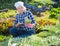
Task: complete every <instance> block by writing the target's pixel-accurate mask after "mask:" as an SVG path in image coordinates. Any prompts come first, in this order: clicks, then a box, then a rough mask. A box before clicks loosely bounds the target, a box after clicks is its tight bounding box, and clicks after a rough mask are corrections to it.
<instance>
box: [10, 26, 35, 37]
mask: <svg viewBox="0 0 60 46" xmlns="http://www.w3.org/2000/svg"><path fill="white" fill-rule="evenodd" d="M10 33H11V34H12V35H13V37H18V36H19V37H25V36H30V35H32V34H35V29H34V28H28V27H27V28H25V26H23V25H21V26H20V27H19V28H17V27H13V28H10Z"/></svg>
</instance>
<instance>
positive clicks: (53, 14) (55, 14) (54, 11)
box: [49, 8, 60, 19]
mask: <svg viewBox="0 0 60 46" xmlns="http://www.w3.org/2000/svg"><path fill="white" fill-rule="evenodd" d="M59 12H60V11H59V8H53V9H51V11H50V16H49V18H55V19H58V16H59Z"/></svg>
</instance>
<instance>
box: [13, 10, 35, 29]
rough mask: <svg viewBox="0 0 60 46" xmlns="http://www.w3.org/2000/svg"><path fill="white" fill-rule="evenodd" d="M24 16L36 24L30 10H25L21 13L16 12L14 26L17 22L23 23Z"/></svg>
mask: <svg viewBox="0 0 60 46" xmlns="http://www.w3.org/2000/svg"><path fill="white" fill-rule="evenodd" d="M25 17H27V18H28V19H29V20H31V23H32V24H36V21H35V19H34V17H33V14H32V13H31V12H30V11H25V12H23V14H17V15H16V20H15V23H14V27H15V25H16V24H17V23H18V22H20V23H25ZM22 28H25V29H26V27H24V26H22Z"/></svg>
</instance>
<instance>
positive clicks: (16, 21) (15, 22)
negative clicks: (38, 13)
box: [14, 15, 18, 27]
mask: <svg viewBox="0 0 60 46" xmlns="http://www.w3.org/2000/svg"><path fill="white" fill-rule="evenodd" d="M17 23H18V15H16V20H15V21H14V27H15V25H16V24H17Z"/></svg>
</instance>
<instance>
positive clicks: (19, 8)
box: [16, 6, 24, 13]
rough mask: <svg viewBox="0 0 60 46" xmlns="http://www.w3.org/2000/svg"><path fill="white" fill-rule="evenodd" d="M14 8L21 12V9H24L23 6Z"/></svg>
mask: <svg viewBox="0 0 60 46" xmlns="http://www.w3.org/2000/svg"><path fill="white" fill-rule="evenodd" d="M16 9H17V11H18V13H23V11H24V7H23V6H20V7H18V8H16Z"/></svg>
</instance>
